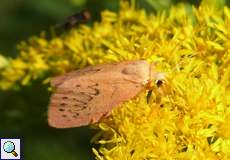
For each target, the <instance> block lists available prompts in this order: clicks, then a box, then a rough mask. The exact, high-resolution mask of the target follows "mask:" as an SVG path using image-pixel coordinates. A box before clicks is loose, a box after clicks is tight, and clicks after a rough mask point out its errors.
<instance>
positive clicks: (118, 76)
mask: <svg viewBox="0 0 230 160" xmlns="http://www.w3.org/2000/svg"><path fill="white" fill-rule="evenodd" d="M149 72H150V70H149V64H148V63H147V62H146V61H125V62H120V63H117V64H108V65H97V66H93V67H87V68H85V69H82V70H78V71H74V72H70V73H67V74H64V75H63V76H61V78H60V76H59V77H57V78H58V80H57V81H58V82H60V81H62V82H61V83H59V85H57V88H56V90H55V93H54V94H53V95H52V97H51V102H50V106H49V111H48V121H49V125H51V126H53V127H56V128H70V127H79V126H84V125H88V124H91V123H95V122H98V121H99V120H100V119H101V118H102V117H103V116H105V115H109V114H110V112H111V110H112V109H113V108H115V107H116V106H118V105H119V104H121V103H122V102H125V101H128V100H129V99H131V98H133V97H135V96H136V95H137V94H138V93H139V92H140V91H141V90H142V89H143V87H144V85H145V84H146V82H147V81H148V80H149V75H150V73H149ZM62 77H64V78H62ZM59 79H61V80H59Z"/></svg>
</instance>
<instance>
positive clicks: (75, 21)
mask: <svg viewBox="0 0 230 160" xmlns="http://www.w3.org/2000/svg"><path fill="white" fill-rule="evenodd" d="M90 18H91V14H90V12H89V11H87V10H82V11H80V12H78V13H75V14H73V15H71V16H69V17H67V18H66V20H65V22H64V23H62V24H57V25H56V26H55V28H60V27H64V29H65V30H69V29H71V28H73V27H74V26H77V25H79V24H82V23H86V22H87V21H88V20H89V19H90Z"/></svg>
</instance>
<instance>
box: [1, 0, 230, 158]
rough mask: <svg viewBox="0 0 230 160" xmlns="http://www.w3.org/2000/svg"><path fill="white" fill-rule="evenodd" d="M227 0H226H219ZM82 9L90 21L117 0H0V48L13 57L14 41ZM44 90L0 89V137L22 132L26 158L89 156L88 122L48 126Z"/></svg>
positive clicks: (145, 1)
mask: <svg viewBox="0 0 230 160" xmlns="http://www.w3.org/2000/svg"><path fill="white" fill-rule="evenodd" d="M136 1H137V6H138V7H142V8H145V9H146V10H148V11H151V12H156V11H157V10H163V9H167V8H169V7H170V6H171V5H173V4H175V3H178V2H184V3H186V4H187V5H188V6H191V5H198V4H199V3H200V1H199V0H190V1H189V0H184V1H180V0H161V1H159V0H139V1H138V0H136ZM221 2H225V3H229V1H228V0H226V1H221ZM82 9H88V10H89V11H90V12H91V13H92V19H91V20H90V22H89V23H91V24H92V23H93V21H99V20H100V12H101V11H102V10H104V9H109V10H112V11H117V10H118V9H119V0H104V1H102V0H0V53H1V54H2V55H4V56H9V57H16V56H17V49H16V45H17V44H18V43H19V42H20V41H22V40H26V39H27V38H28V37H30V36H32V35H39V34H40V33H41V32H42V31H46V32H49V29H50V27H51V26H54V25H55V24H58V23H61V22H63V21H64V20H65V17H67V16H70V15H72V14H74V13H76V12H79V11H81V10H82ZM49 96H50V93H49V92H48V91H47V86H44V85H41V84H40V83H39V82H35V83H34V84H33V85H32V86H27V87H23V88H22V89H20V90H18V91H17V90H14V91H7V92H2V91H0V138H15V137H19V138H22V143H23V153H24V157H25V159H26V160H32V159H36V160H46V159H55V160H63V159H68V160H76V159H79V160H90V159H94V158H93V157H94V156H93V154H92V151H91V150H92V149H91V148H92V147H93V146H94V145H93V144H91V143H90V139H91V138H92V136H93V135H94V134H95V132H96V131H95V130H93V129H89V127H81V128H74V129H62V130H60V129H54V128H51V127H49V126H48V125H47V116H46V112H47V105H48V102H49Z"/></svg>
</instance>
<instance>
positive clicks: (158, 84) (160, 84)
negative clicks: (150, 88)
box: [155, 79, 164, 87]
mask: <svg viewBox="0 0 230 160" xmlns="http://www.w3.org/2000/svg"><path fill="white" fill-rule="evenodd" d="M163 83H164V81H163V80H161V79H157V80H156V81H155V84H156V85H157V87H161V86H162V85H163Z"/></svg>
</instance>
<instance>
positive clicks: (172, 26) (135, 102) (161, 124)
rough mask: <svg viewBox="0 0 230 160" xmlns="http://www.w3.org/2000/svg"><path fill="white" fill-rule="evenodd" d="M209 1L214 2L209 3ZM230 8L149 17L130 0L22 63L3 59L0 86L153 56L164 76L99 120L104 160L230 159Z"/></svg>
mask: <svg viewBox="0 0 230 160" xmlns="http://www.w3.org/2000/svg"><path fill="white" fill-rule="evenodd" d="M208 2H209V1H208ZM229 26H230V9H229V8H228V7H227V6H225V7H222V8H220V7H216V6H215V5H212V4H210V3H204V2H203V3H201V5H200V6H199V7H197V8H195V7H188V6H187V5H185V4H177V5H175V6H173V7H171V9H170V10H169V11H162V12H157V13H156V14H151V13H150V14H147V13H146V11H145V10H143V9H136V8H135V7H133V6H130V5H129V4H128V3H125V2H123V3H122V5H121V8H120V11H119V13H114V12H110V11H103V12H102V19H101V21H100V22H95V23H94V25H93V26H92V27H89V26H86V25H81V26H80V27H79V28H78V29H73V30H71V31H70V32H69V33H67V34H65V35H62V36H60V37H54V38H52V39H51V40H47V38H46V37H45V36H44V35H41V36H40V37H32V38H30V40H29V41H28V42H22V43H21V44H20V45H19V51H20V54H19V56H18V57H17V58H15V59H10V58H5V57H3V56H0V62H1V64H0V70H1V73H0V76H1V79H0V88H1V89H5V90H6V89H10V88H12V87H15V86H21V85H27V84H29V83H31V84H33V83H32V82H33V81H34V80H36V79H42V80H44V81H45V82H46V81H48V80H49V78H50V77H52V76H54V75H56V74H61V73H64V72H67V71H70V70H73V69H76V68H81V67H84V66H86V65H94V64H98V63H110V62H114V61H123V60H127V59H147V60H148V61H149V62H151V63H154V64H156V69H157V70H158V71H160V72H164V73H165V74H166V75H167V76H166V80H165V82H164V83H163V84H162V85H161V86H157V85H155V84H154V83H152V87H150V88H146V89H145V90H144V91H143V92H142V93H140V94H139V95H138V96H137V97H136V98H135V99H132V100H130V101H129V102H126V103H124V104H122V106H120V107H119V108H117V109H115V110H114V111H113V113H112V115H111V116H110V117H108V118H107V119H104V120H102V121H101V123H99V125H98V128H99V129H100V132H99V133H98V134H97V135H96V136H95V137H94V138H93V142H95V143H99V144H100V147H99V149H95V148H93V152H94V153H95V156H96V159H97V160H131V159H132V160H173V159H178V160H203V159H207V160H218V159H221V160H222V159H223V160H227V159H230V128H229V126H230V27H229Z"/></svg>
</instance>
